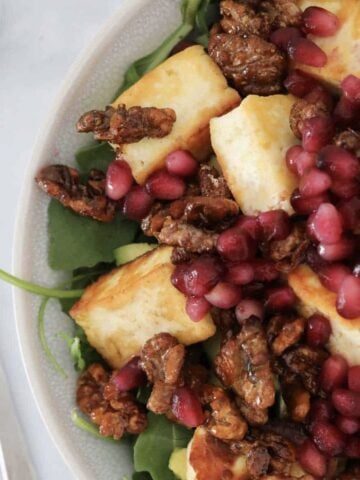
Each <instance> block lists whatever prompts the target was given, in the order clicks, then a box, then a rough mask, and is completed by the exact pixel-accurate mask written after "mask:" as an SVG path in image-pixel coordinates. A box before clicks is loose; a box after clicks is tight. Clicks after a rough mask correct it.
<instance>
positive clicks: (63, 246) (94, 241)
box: [48, 200, 138, 271]
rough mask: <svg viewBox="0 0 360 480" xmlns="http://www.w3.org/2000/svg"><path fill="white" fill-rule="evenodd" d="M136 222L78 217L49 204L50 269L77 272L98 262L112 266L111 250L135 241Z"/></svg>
mask: <svg viewBox="0 0 360 480" xmlns="http://www.w3.org/2000/svg"><path fill="white" fill-rule="evenodd" d="M137 231H138V225H137V223H136V222H133V221H131V220H127V219H125V218H124V217H122V216H120V215H118V216H117V217H116V219H115V220H114V221H113V222H111V223H101V222H98V221H96V220H93V219H91V218H86V217H81V216H80V215H77V214H76V213H75V212H73V211H72V210H70V209H68V208H65V207H63V206H62V205H61V203H59V202H57V201H56V200H51V201H50V204H49V209H48V235H49V250H48V261H49V266H50V267H51V268H52V269H53V270H66V271H70V270H76V269H77V268H80V267H93V266H94V265H96V264H98V263H100V262H113V261H114V253H113V252H114V249H115V248H116V247H119V246H120V245H126V244H127V243H131V242H133V241H134V239H135V236H136V234H137Z"/></svg>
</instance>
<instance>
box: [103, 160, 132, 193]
mask: <svg viewBox="0 0 360 480" xmlns="http://www.w3.org/2000/svg"><path fill="white" fill-rule="evenodd" d="M133 181H134V179H133V176H132V173H131V168H130V167H129V165H128V164H127V163H126V162H125V160H115V161H114V162H111V163H110V165H109V167H108V169H107V172H106V186H105V190H106V195H107V196H108V197H109V198H111V199H112V200H120V198H123V197H125V195H126V194H127V193H128V191H129V190H130V188H131V185H132V184H133Z"/></svg>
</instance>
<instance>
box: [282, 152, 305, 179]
mask: <svg viewBox="0 0 360 480" xmlns="http://www.w3.org/2000/svg"><path fill="white" fill-rule="evenodd" d="M303 151H304V149H303V148H302V146H301V145H293V146H292V147H290V148H289V149H288V151H287V152H286V157H285V160H286V165H287V167H288V169H289V170H290V172H292V173H294V174H295V175H298V169H297V165H296V159H297V157H298V156H299V155H300V153H301V152H303Z"/></svg>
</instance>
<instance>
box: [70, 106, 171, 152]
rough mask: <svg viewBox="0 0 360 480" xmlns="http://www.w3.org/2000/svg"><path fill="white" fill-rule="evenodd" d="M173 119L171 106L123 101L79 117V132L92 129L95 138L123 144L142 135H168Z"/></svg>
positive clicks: (133, 140)
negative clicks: (115, 105) (148, 105)
mask: <svg viewBox="0 0 360 480" xmlns="http://www.w3.org/2000/svg"><path fill="white" fill-rule="evenodd" d="M175 120H176V114H175V112H174V110H172V109H171V108H155V107H131V108H129V109H126V106H125V105H123V104H120V105H118V106H117V107H116V108H114V107H110V106H108V107H106V109H105V110H104V111H103V110H91V111H90V112H87V113H84V115H82V116H81V117H80V119H79V120H78V122H77V124H76V128H77V130H78V132H93V133H94V138H95V139H96V140H103V141H107V142H113V143H116V144H118V145H121V144H123V143H135V142H139V141H140V140H142V139H143V138H145V137H150V138H162V137H165V136H166V135H168V134H169V133H170V132H171V130H172V127H173V124H174V122H175Z"/></svg>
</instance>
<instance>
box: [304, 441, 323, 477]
mask: <svg viewBox="0 0 360 480" xmlns="http://www.w3.org/2000/svg"><path fill="white" fill-rule="evenodd" d="M297 458H298V461H299V463H300V465H301V466H302V467H303V468H304V469H305V470H306V471H307V472H308V473H310V474H311V475H315V477H319V478H324V476H325V474H326V471H327V461H326V458H325V456H324V455H323V454H322V453H321V452H320V451H319V450H318V449H317V448H316V446H315V445H314V443H313V442H312V441H311V440H306V441H305V442H304V443H303V444H302V445H301V447H300V448H299V449H298V452H297Z"/></svg>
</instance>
